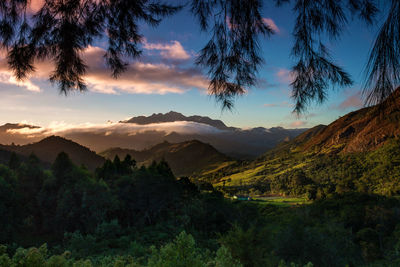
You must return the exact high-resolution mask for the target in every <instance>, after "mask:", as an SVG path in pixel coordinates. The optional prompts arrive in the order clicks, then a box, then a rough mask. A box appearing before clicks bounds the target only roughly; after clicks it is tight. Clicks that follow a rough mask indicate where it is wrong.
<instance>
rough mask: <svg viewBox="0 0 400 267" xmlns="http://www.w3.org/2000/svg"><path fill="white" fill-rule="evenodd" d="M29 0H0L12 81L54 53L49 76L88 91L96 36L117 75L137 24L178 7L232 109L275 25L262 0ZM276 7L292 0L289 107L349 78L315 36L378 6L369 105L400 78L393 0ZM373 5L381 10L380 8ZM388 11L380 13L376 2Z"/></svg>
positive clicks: (134, 47)
mask: <svg viewBox="0 0 400 267" xmlns="http://www.w3.org/2000/svg"><path fill="white" fill-rule="evenodd" d="M30 2H31V1H30V0H18V1H13V0H4V1H1V3H0V42H1V46H2V48H5V49H7V61H8V65H9V68H10V69H11V70H12V71H13V72H14V75H15V77H16V78H18V79H24V78H26V77H27V76H28V75H29V74H30V73H31V72H33V71H34V70H35V61H37V60H44V59H48V60H52V61H54V62H55V65H56V66H55V70H54V72H53V73H52V74H51V76H50V81H52V82H53V83H57V84H58V86H59V88H60V90H61V91H62V92H64V93H67V92H68V91H70V90H80V91H83V90H86V83H85V81H84V78H83V77H84V75H85V73H86V70H87V66H86V65H85V62H84V61H83V59H82V58H81V54H82V52H83V51H84V50H85V49H86V48H87V47H88V46H89V45H91V44H93V42H94V41H95V40H96V39H105V40H107V41H108V47H107V50H106V53H105V55H104V58H105V62H106V63H107V65H108V66H109V67H110V69H111V72H112V75H113V76H114V77H115V78H117V77H118V76H119V75H120V74H121V73H122V72H123V71H124V70H125V69H126V67H127V64H128V62H127V60H128V58H130V59H136V58H138V57H139V56H140V53H141V50H140V44H141V42H142V41H143V36H142V35H141V34H140V29H139V22H140V21H144V22H145V23H147V24H149V25H151V26H157V25H158V24H159V23H160V21H161V20H162V19H163V18H165V17H167V16H170V15H172V14H174V13H176V12H178V11H179V10H181V9H183V8H184V7H185V6H189V7H190V12H191V13H192V14H193V15H194V17H196V18H197V20H198V23H199V25H200V28H201V30H203V31H205V32H208V33H209V34H210V36H211V37H210V40H209V41H208V42H207V44H206V45H205V46H204V48H203V49H202V50H201V51H200V52H199V54H198V58H197V60H196V63H197V64H198V65H200V66H202V67H204V68H205V69H206V71H207V73H208V76H209V80H210V83H209V91H210V93H212V94H213V95H214V96H215V97H216V99H217V100H218V101H220V102H221V103H222V105H223V107H227V108H230V107H232V104H233V101H234V99H235V98H236V96H238V95H240V94H243V93H244V92H245V90H246V89H247V88H250V87H252V86H254V85H255V84H256V82H257V72H258V71H259V69H260V67H261V66H262V63H263V59H262V58H261V56H260V47H259V43H258V38H259V37H260V36H270V35H271V34H273V29H272V28H271V27H270V26H268V25H267V24H266V23H264V21H263V18H262V15H261V10H262V8H263V3H264V2H266V1H261V0H186V1H183V0H182V3H183V4H184V5H174V4H170V2H171V3H174V1H172V0H170V1H167V0H166V1H158V0H141V1H129V0H104V1H98V0H52V1H50V0H43V5H42V6H41V8H40V9H39V10H38V11H37V12H32V11H31V10H29V8H28V7H29V4H30ZM270 2H271V3H275V4H276V5H278V6H280V5H283V4H288V3H289V4H292V5H293V12H294V13H295V16H296V22H295V27H294V30H293V36H294V39H295V42H294V46H293V50H292V55H293V57H294V58H295V59H296V61H297V63H296V64H295V65H294V66H293V68H292V76H293V77H294V80H293V82H292V84H291V85H292V88H293V94H292V96H293V98H294V100H295V101H296V106H295V111H296V112H303V111H304V110H305V109H306V108H307V107H308V106H309V105H310V104H311V103H312V102H314V101H317V102H322V101H324V100H325V99H326V96H327V91H328V90H329V89H330V88H332V86H340V87H343V86H349V85H351V84H352V80H351V77H350V76H349V74H348V73H346V72H345V70H344V69H343V68H341V67H340V66H338V65H336V64H335V63H334V61H333V60H331V58H330V56H329V51H328V49H327V48H326V46H325V45H324V43H323V40H324V39H325V38H330V39H337V38H339V37H340V35H341V33H342V32H343V31H344V30H345V29H346V26H347V25H348V23H349V21H350V19H351V18H352V17H354V16H358V17H359V18H360V19H361V20H362V21H364V22H365V23H366V24H371V23H372V22H374V18H375V17H376V15H377V14H378V13H379V12H383V13H385V15H386V21H385V22H384V23H383V25H382V28H381V30H380V32H379V34H378V36H377V39H376V41H375V44H374V48H373V49H372V50H371V54H370V56H369V60H368V64H367V67H366V74H367V78H366V83H365V91H364V92H365V94H366V96H367V103H370V104H373V103H382V101H383V100H384V99H386V98H387V97H388V96H389V95H390V94H391V93H392V92H393V91H394V89H395V88H396V86H398V85H399V82H400V71H399V68H400V61H399V55H400V51H399V47H400V35H399V32H400V22H399V21H400V19H399V17H400V2H399V1H398V0H390V1H384V3H381V2H382V1H381V2H380V1H378V0H343V1H337V0H313V1H310V0H270ZM378 4H380V6H382V10H379V9H378ZM386 7H389V8H390V10H389V11H388V12H385V11H384V9H385V8H386Z"/></svg>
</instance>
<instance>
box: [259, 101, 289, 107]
mask: <svg viewBox="0 0 400 267" xmlns="http://www.w3.org/2000/svg"><path fill="white" fill-rule="evenodd" d="M264 107H267V108H275V107H292V104H290V103H289V102H288V101H283V102H281V103H269V104H264Z"/></svg>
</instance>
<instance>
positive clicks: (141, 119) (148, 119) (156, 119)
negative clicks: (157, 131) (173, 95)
mask: <svg viewBox="0 0 400 267" xmlns="http://www.w3.org/2000/svg"><path fill="white" fill-rule="evenodd" d="M175 121H191V122H197V123H203V124H207V125H210V126H213V127H215V128H217V129H219V130H235V129H238V128H235V127H228V126H226V125H225V123H224V122H223V121H221V120H214V119H211V118H209V117H206V116H199V115H193V116H185V115H183V114H182V113H179V112H176V111H172V110H171V111H169V112H167V113H153V114H152V115H150V116H137V117H132V118H130V119H128V120H125V121H120V122H121V123H136V124H139V125H146V124H152V123H163V122H175Z"/></svg>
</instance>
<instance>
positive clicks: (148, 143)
mask: <svg viewBox="0 0 400 267" xmlns="http://www.w3.org/2000/svg"><path fill="white" fill-rule="evenodd" d="M305 130H307V129H284V128H282V127H273V128H269V129H267V128H264V127H256V128H252V129H240V128H235V127H228V126H226V125H225V124H224V123H223V122H222V121H220V120H214V119H211V118H208V117H202V116H185V115H183V114H181V113H178V112H173V111H171V112H168V113H165V114H161V113H158V114H153V115H150V116H148V117H145V116H138V117H133V118H131V119H129V120H125V121H120V122H118V123H109V124H102V125H89V126H88V125H83V126H74V127H59V128H57V127H55V128H51V127H47V128H46V127H39V126H33V125H26V124H10V123H9V124H5V125H3V126H0V143H3V144H10V143H12V142H14V143H15V144H21V145H22V144H28V143H32V142H37V141H39V140H41V139H43V138H45V137H47V136H51V135H57V136H62V137H65V138H68V139H71V140H74V141H75V142H78V143H79V144H81V145H83V146H86V147H88V148H90V149H91V150H94V151H96V152H101V151H104V150H106V149H109V148H111V147H122V148H127V149H133V150H145V149H150V148H151V147H153V146H155V145H157V144H159V143H162V142H164V141H167V142H170V143H181V142H186V141H190V140H199V141H201V142H203V143H207V144H210V145H212V146H213V147H215V148H216V149H217V150H218V151H220V152H222V153H224V154H226V155H228V156H230V157H236V158H239V159H249V158H255V157H257V156H259V155H261V154H262V153H264V152H265V151H267V150H269V149H271V148H273V147H275V146H276V145H277V144H279V143H281V142H283V141H289V140H292V139H293V138H295V137H296V136H298V135H299V134H301V133H303V132H304V131H305Z"/></svg>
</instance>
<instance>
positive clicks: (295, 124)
mask: <svg viewBox="0 0 400 267" xmlns="http://www.w3.org/2000/svg"><path fill="white" fill-rule="evenodd" d="M307 123H308V122H306V121H294V122H292V123H291V124H290V127H293V128H300V127H304V126H306V125H307Z"/></svg>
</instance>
